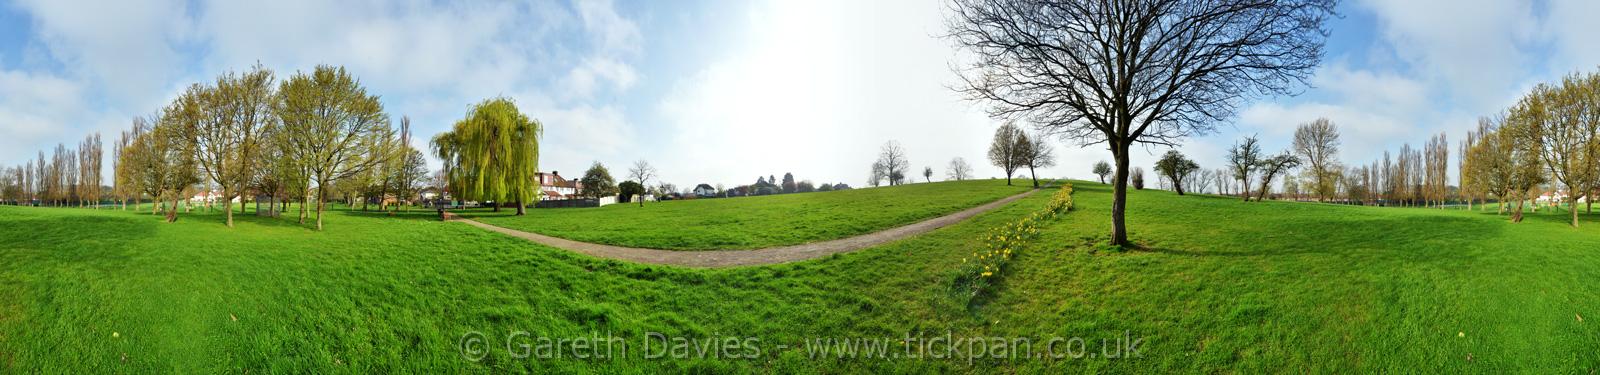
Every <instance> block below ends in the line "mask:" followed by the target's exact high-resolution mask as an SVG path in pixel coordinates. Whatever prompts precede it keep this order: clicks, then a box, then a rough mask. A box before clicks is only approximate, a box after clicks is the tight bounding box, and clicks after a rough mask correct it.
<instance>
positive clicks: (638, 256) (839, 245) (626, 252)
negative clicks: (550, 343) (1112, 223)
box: [446, 189, 1038, 267]
mask: <svg viewBox="0 0 1600 375" xmlns="http://www.w3.org/2000/svg"><path fill="white" fill-rule="evenodd" d="M1035 191H1038V189H1033V190H1028V191H1026V192H1023V193H1021V194H1017V195H1013V196H1009V197H1005V198H1001V199H1000V200H996V201H994V202H989V203H984V204H983V205H980V206H977V207H973V208H968V209H966V210H962V211H960V212H956V213H953V214H949V215H944V216H940V217H936V218H932V219H928V220H924V221H921V222H917V223H912V224H907V225H905V226H901V227H896V228H890V229H885V230H882V231H878V232H874V233H868V234H863V235H859V236H855V237H847V238H840V239H837V240H829V241H822V242H812V243H807V244H799V245H790V246H780V247H769V248H764V249H755V250H703V251H697V250H660V249H643V248H637V247H623V246H612V245H604V244H597V243H589V242H579V241H573V240H569V239H565V238H558V237H551V236H546V235H542V234H538V233H531V232H524V231H520V230H516V229H509V228H502V227H497V226H493V225H489V224H484V223H482V222H478V221H477V220H472V219H466V218H461V217H459V216H456V215H454V214H448V213H447V214H446V217H447V218H446V220H449V221H460V222H463V223H467V224H470V225H472V226H475V227H479V228H483V229H488V230H491V231H495V232H500V233H504V234H506V235H510V236H512V237H518V238H522V239H526V240H529V241H533V242H537V243H539V244H543V245H545V246H550V247H554V248H558V249H566V250H570V251H573V252H577V253H582V254H587V255H590V256H594V257H599V258H607V259H616V260H625V261H629V262H635V263H646V264H661V265H672V266H683V267H734V266H756V265H766V264H780V263H789V262H797V261H802V260H806V259H813V258H820V257H823V256H828V255H832V254H837V253H844V252H850V251H856V250H860V249H864V248H868V247H872V246H876V245H879V244H882V243H885V242H889V241H894V240H899V239H902V238H907V237H911V236H915V235H919V234H923V233H927V232H929V231H932V230H934V229H939V228H942V227H944V226H946V225H950V224H955V223H958V222H961V221H962V220H966V219H968V218H971V217H973V216H977V215H978V214H981V213H984V212H986V211H989V210H993V209H995V208H998V207H1000V206H1004V205H1006V204H1007V203H1011V202H1014V201H1016V200H1018V199H1022V198H1025V197H1027V196H1028V195H1030V194H1033V193H1034V192H1035Z"/></svg>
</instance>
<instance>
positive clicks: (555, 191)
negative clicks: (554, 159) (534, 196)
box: [537, 171, 583, 201]
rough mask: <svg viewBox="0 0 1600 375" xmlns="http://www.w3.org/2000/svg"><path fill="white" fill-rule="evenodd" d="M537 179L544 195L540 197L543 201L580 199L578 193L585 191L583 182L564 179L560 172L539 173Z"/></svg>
mask: <svg viewBox="0 0 1600 375" xmlns="http://www.w3.org/2000/svg"><path fill="white" fill-rule="evenodd" d="M537 177H538V179H539V190H540V191H541V192H542V194H544V196H542V197H540V199H542V200H555V201H559V200H567V199H578V191H579V190H582V189H583V183H582V182H578V181H577V180H568V179H566V178H562V177H561V172H560V171H550V173H544V172H539V173H537Z"/></svg>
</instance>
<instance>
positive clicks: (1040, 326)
mask: <svg viewBox="0 0 1600 375" xmlns="http://www.w3.org/2000/svg"><path fill="white" fill-rule="evenodd" d="M1131 197H1132V198H1131V199H1132V201H1131V202H1132V203H1131V205H1130V211H1129V214H1130V216H1129V217H1130V222H1131V223H1132V225H1133V226H1132V230H1133V231H1132V233H1133V238H1134V239H1135V240H1136V241H1138V242H1141V243H1144V244H1147V245H1148V247H1149V249H1148V250H1136V251H1129V252H1109V251H1095V249H1096V248H1098V246H1096V245H1095V244H1096V243H1099V242H1103V239H1104V237H1105V233H1106V232H1108V226H1109V222H1108V220H1107V215H1108V212H1109V211H1108V210H1109V203H1110V199H1109V198H1110V197H1109V192H1108V188H1107V187H1105V186H1103V185H1095V184H1089V183H1079V185H1078V194H1077V205H1078V209H1077V210H1076V211H1073V212H1070V213H1068V214H1066V215H1063V216H1061V217H1060V218H1058V219H1055V220H1054V221H1050V222H1047V223H1045V225H1044V226H1043V227H1042V230H1041V237H1040V238H1039V240H1038V241H1036V242H1035V244H1034V245H1033V246H1031V247H1028V248H1026V249H1024V250H1023V251H1022V252H1020V253H1019V255H1018V257H1017V258H1016V259H1015V260H1013V261H1012V263H1011V265H1010V266H1009V268H1008V271H1006V272H1003V273H1002V274H1001V275H1000V278H999V283H998V286H997V289H994V290H993V295H992V296H991V297H988V298H983V299H979V300H977V301H976V302H974V303H970V304H969V303H968V301H967V300H966V299H964V298H960V297H959V296H954V295H953V293H952V289H951V285H952V279H953V277H954V276H953V274H952V272H953V270H955V269H957V268H959V267H961V265H962V264H963V262H964V258H965V257H967V256H969V255H970V254H971V252H972V251H973V249H976V248H979V247H981V246H983V245H982V243H981V242H980V240H981V239H982V237H984V236H985V235H988V233H989V230H990V228H993V227H996V226H1000V225H1003V224H1005V223H1008V222H1010V221H1011V220H1014V219H1015V218H1017V217H1019V216H1022V215H1026V214H1028V213H1030V212H1034V211H1037V210H1039V209H1040V208H1041V207H1042V206H1044V203H1045V202H1046V201H1047V200H1048V195H1046V194H1035V195H1034V196H1031V197H1028V198H1026V199H1023V200H1020V201H1018V202H1015V203H1013V204H1011V205H1009V206H1007V207H1004V208H1001V209H998V210H995V211H992V212H989V213H986V214H983V215H980V216H978V217H976V218H974V219H973V220H970V221H967V222H963V223H960V224H956V225H952V226H949V227H946V228H943V229H940V230H937V231H934V232H931V233H929V234H927V235H924V236H920V237H916V238H912V239H908V240H903V241H898V242H894V243H890V244H887V245H884V246H880V247H877V248H873V249H867V250H862V251H859V252H855V253H848V254H841V255H837V256H831V257H828V258H823V259H818V260H814V261H806V262H799V263H795V264H788V265H779V266H771V267H749V268H735V269H717V270H685V269H677V268H669V267H651V266H642V265H632V264H622V263H618V262H613V261H605V260H597V259H593V258H588V257H583V256H578V255H573V254H570V253H567V252H564V251H560V250H555V249H550V248H545V247H541V246H537V245H533V244H530V243H527V242H524V241H519V240H516V239H513V238H509V237H504V236H500V235H497V234H493V233H487V232H484V231H481V230H478V229H477V228H473V227H470V226H467V225H465V224H461V223H441V222H437V221H431V220H427V219H426V217H427V213H417V214H413V215H403V216H401V217H384V216H381V215H366V214H360V213H352V212H347V211H336V212H335V213H334V214H332V216H331V217H330V218H329V223H328V231H326V232H314V231H310V230H308V229H306V228H305V227H302V226H297V225H294V224H293V222H292V221H285V220H273V219H260V218H255V217H246V218H243V219H242V220H241V222H240V223H239V226H238V227H237V228H233V229H228V228H226V227H223V226H222V225H221V224H220V218H219V217H216V216H214V215H208V214H197V215H186V216H183V217H182V218H181V219H180V221H179V222H178V223H174V224H165V223H161V222H160V220H159V218H156V217H151V216H148V215H142V214H136V213H126V212H116V211H110V212H108V211H100V212H95V211H90V210H79V209H32V208H15V207H0V228H4V229H3V230H0V372H46V373H59V372H85V371H88V372H155V371H162V372H244V371H245V370H249V372H399V371H407V372H435V373H437V372H452V373H453V372H491V371H492V372H506V371H511V372H535V371H550V370H568V371H595V370H599V371H613V372H615V371H641V372H654V371H695V372H734V371H778V372H796V371H802V372H806V371H819V372H835V373H836V372H878V373H882V372H890V371H899V372H907V371H910V372H938V371H962V372H965V371H974V372H976V371H984V372H989V371H1000V372H1010V371H1013V370H1018V371H1026V370H1043V369H1049V370H1092V371H1098V372H1145V373H1147V372H1263V371H1293V372H1307V371H1316V372H1376V371H1388V372H1405V371H1407V370H1411V371H1415V369H1427V370H1430V371H1433V372H1444V373H1459V372H1490V373H1505V372H1541V373H1548V372H1577V373H1588V372H1591V371H1594V370H1595V369H1596V368H1597V367H1600V352H1597V351H1596V350H1595V349H1596V348H1600V335H1597V334H1596V332H1600V330H1597V329H1596V328H1595V326H1594V325H1595V324H1597V322H1596V321H1595V320H1594V319H1596V318H1600V298H1597V297H1600V286H1597V285H1596V284H1595V283H1593V281H1594V280H1600V249H1597V246H1596V244H1600V223H1594V217H1592V216H1590V217H1586V220H1589V222H1587V223H1586V224H1589V225H1588V226H1586V227H1584V228H1581V229H1572V228H1570V227H1567V226H1565V225H1564V224H1562V223H1561V218H1560V215H1558V214H1547V213H1545V212H1541V213H1540V214H1537V215H1533V216H1531V219H1530V220H1529V222H1525V223H1521V224H1510V223H1506V222H1505V221H1504V220H1503V219H1502V218H1500V217H1496V216H1495V215H1493V214H1487V213H1476V212H1463V211H1440V210H1429V209H1393V208H1369V207H1348V206H1333V205H1322V204H1311V203H1291V202H1265V203H1251V204H1244V203H1241V202H1238V201H1237V200H1234V199H1231V198H1221V197H1204V196H1183V197H1180V196H1176V195H1173V194H1171V193H1168V192H1158V191H1139V192H1134V193H1132V195H1131ZM734 201H736V200H734ZM685 203H692V202H685ZM663 206H665V205H663ZM608 209H609V208H608ZM1579 316H1581V317H1582V319H1583V320H1581V321H1580V320H1579V318H1578V317H1579ZM517 331H528V332H530V333H531V334H532V335H534V336H541V335H542V336H551V337H569V338H570V337H589V336H591V335H595V334H599V335H607V334H609V335H613V336H617V337H621V338H624V339H626V340H628V342H629V343H630V344H628V345H631V346H629V347H628V348H627V353H628V354H627V357H626V358H615V357H613V358H606V359H574V358H571V357H570V356H569V357H567V358H564V359H534V358H516V357H515V356H513V355H511V354H512V353H510V352H509V351H507V350H505V349H506V347H507V344H511V345H512V347H513V348H517V344H534V342H532V341H527V340H524V339H520V338H519V337H521V336H516V337H513V336H511V335H510V333H513V332H517ZM467 332H482V333H484V334H485V335H484V340H485V341H484V344H485V346H484V347H486V348H489V350H487V354H486V356H485V357H484V358H482V359H481V360H480V361H477V362H474V361H469V360H466V359H464V358H463V356H462V354H461V351H460V349H459V348H460V347H461V345H462V344H463V341H462V338H463V334H465V333H467ZM651 332H658V333H661V334H663V335H666V336H685V337H695V338H702V339H705V338H719V337H740V338H744V337H754V338H757V339H758V340H759V341H758V343H757V346H759V347H760V349H761V352H760V354H761V355H760V356H759V357H758V358H754V359H725V358H723V359H717V358H704V359H689V360H668V359H647V358H644V356H645V352H643V348H641V347H639V345H640V344H641V342H643V341H646V340H648V339H647V337H649V334H650V333H651ZM908 333H911V334H912V335H913V336H924V337H936V336H945V335H948V336H949V337H956V338H964V337H965V338H984V337H1001V338H1012V337H1029V338H1034V339H1036V340H1041V342H1040V343H1039V344H1037V345H1040V346H1043V345H1044V344H1043V342H1042V340H1044V338H1048V337H1080V338H1083V340H1084V342H1087V344H1086V345H1087V346H1086V350H1087V351H1088V352H1089V353H1094V352H1096V351H1099V350H1101V349H1102V346H1103V345H1102V344H1101V340H1102V339H1105V340H1108V341H1110V342H1111V343H1112V344H1113V345H1114V344H1115V339H1116V338H1121V337H1131V338H1140V339H1142V341H1140V342H1141V344H1142V346H1141V348H1140V356H1139V357H1137V358H1116V359H1107V358H1104V357H1093V358H1091V357H1087V356H1085V357H1082V358H1070V357H1069V358H1056V359H1049V358H1042V359H1039V358H1021V359H994V358H977V359H970V360H969V359H968V358H954V359H932V358H926V356H924V358H922V359H915V360H909V359H904V358H901V359H892V360H880V359H839V358H836V356H834V355H822V356H820V357H815V358H814V357H812V355H811V354H808V347H807V346H806V345H805V344H806V343H815V342H816V341H813V340H812V339H825V338H880V337H881V338H892V339H894V340H899V339H901V338H903V337H905V336H906V335H907V334H908ZM896 345H898V344H896ZM892 350H893V351H897V352H898V351H900V350H902V349H901V347H899V346H894V347H893V349H892ZM1034 351H1035V352H1040V351H1042V349H1040V348H1034Z"/></svg>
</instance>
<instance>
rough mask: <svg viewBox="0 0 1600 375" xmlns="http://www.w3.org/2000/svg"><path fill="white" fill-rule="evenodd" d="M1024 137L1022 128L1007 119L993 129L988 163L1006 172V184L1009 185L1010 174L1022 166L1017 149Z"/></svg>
mask: <svg viewBox="0 0 1600 375" xmlns="http://www.w3.org/2000/svg"><path fill="white" fill-rule="evenodd" d="M1024 138H1025V137H1024V136H1023V135H1022V129H1018V128H1017V125H1016V124H1014V123H1012V122H1009V121H1008V122H1006V123H1005V124H1002V125H1000V128H999V129H995V130H994V140H991V141H990V142H989V163H990V164H994V166H996V167H1000V170H1002V171H1005V172H1006V185H1011V175H1013V174H1016V172H1017V168H1020V167H1021V166H1022V159H1021V158H1020V155H1021V153H1020V152H1019V151H1020V149H1021V147H1022V146H1023V145H1024V143H1023V139H1024Z"/></svg>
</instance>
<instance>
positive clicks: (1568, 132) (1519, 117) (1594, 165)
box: [1511, 73, 1600, 227]
mask: <svg viewBox="0 0 1600 375" xmlns="http://www.w3.org/2000/svg"><path fill="white" fill-rule="evenodd" d="M1511 117H1512V118H1513V119H1516V121H1519V122H1521V123H1524V124H1526V125H1527V126H1528V129H1527V130H1528V131H1527V133H1526V134H1527V135H1528V137H1527V138H1525V139H1524V142H1526V144H1532V145H1536V146H1535V147H1534V149H1535V150H1536V151H1537V154H1538V156H1539V159H1540V160H1542V161H1543V162H1544V165H1545V167H1546V168H1547V169H1548V170H1549V171H1550V177H1552V180H1554V181H1553V182H1559V183H1560V184H1561V187H1563V188H1565V190H1566V201H1567V211H1569V212H1570V214H1571V216H1572V226H1573V227H1577V226H1578V208H1577V206H1578V201H1579V200H1584V199H1585V197H1587V196H1588V195H1589V193H1591V192H1593V191H1594V190H1595V189H1596V184H1597V183H1600V74H1596V73H1588V74H1570V75H1567V76H1566V77H1563V78H1562V79H1561V83H1560V84H1558V85H1548V84H1540V85H1538V86H1535V87H1534V88H1533V92H1531V93H1529V94H1528V95H1527V96H1524V97H1523V98H1522V100H1521V101H1518V102H1517V104H1516V106H1514V107H1512V109H1511Z"/></svg>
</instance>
